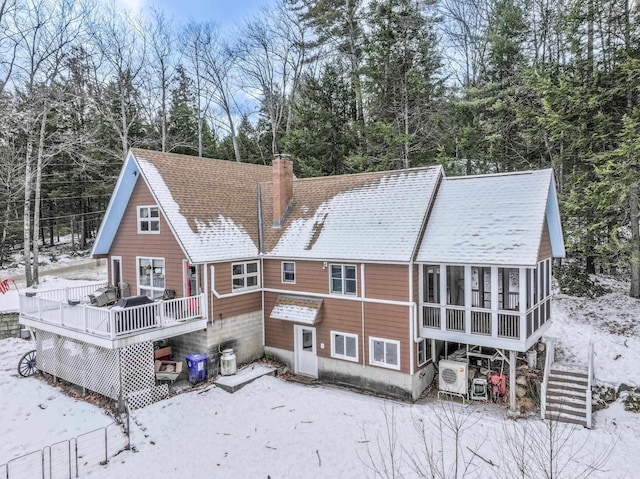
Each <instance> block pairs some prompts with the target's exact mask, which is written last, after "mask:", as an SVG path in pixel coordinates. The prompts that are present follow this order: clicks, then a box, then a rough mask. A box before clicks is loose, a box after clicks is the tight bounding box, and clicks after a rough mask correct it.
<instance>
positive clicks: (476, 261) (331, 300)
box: [21, 149, 564, 399]
mask: <svg viewBox="0 0 640 479" xmlns="http://www.w3.org/2000/svg"><path fill="white" fill-rule="evenodd" d="M93 255H94V256H95V257H97V258H107V261H108V264H109V283H110V284H113V285H120V286H121V287H120V289H119V291H120V292H121V294H130V295H142V296H148V297H150V298H154V299H156V300H157V301H155V302H154V303H153V306H149V307H157V308H159V309H158V311H157V313H156V314H151V315H147V317H151V318H157V317H158V316H160V317H167V316H170V317H171V319H169V320H166V319H165V320H163V321H164V322H162V324H152V325H150V324H148V323H149V321H151V322H153V319H152V320H147V323H145V322H144V321H142V325H141V326H140V327H139V328H137V329H136V328H129V329H126V330H125V331H124V333H125V334H124V336H123V337H122V338H116V339H111V343H110V344H101V345H100V346H102V347H107V348H109V347H111V348H112V349H117V348H121V347H127V346H131V345H134V344H137V343H141V342H145V344H150V341H154V340H158V339H165V338H170V343H171V345H172V348H173V351H174V354H175V355H176V356H178V357H183V356H184V355H186V354H188V353H194V352H199V353H206V354H209V355H210V356H216V355H218V354H219V351H221V350H222V349H223V348H229V347H231V348H233V349H234V352H235V354H236V356H237V360H238V361H239V362H240V363H243V362H248V361H251V360H253V359H255V358H258V357H262V356H263V355H266V356H268V357H273V358H276V359H278V360H280V361H282V362H284V363H286V364H288V365H289V366H290V368H291V369H292V370H293V371H294V372H295V373H296V374H301V375H307V376H310V377H314V378H320V379H324V380H327V381H332V382H336V383H341V384H347V385H352V386H357V387H360V388H363V389H369V390H373V391H377V392H380V393H384V394H388V395H392V396H396V397H407V398H413V399H415V398H417V397H418V395H419V394H420V393H421V392H422V391H423V390H424V389H425V387H426V386H427V385H428V384H429V383H431V381H432V380H433V377H434V374H435V366H436V364H437V361H438V359H439V358H440V357H442V356H444V357H448V356H449V354H450V353H451V352H452V351H453V350H456V351H459V350H460V345H466V352H467V354H470V355H473V354H476V355H480V356H482V355H483V354H484V352H483V349H482V348H485V349H486V348H492V349H493V350H496V351H499V352H500V354H501V355H502V357H504V358H505V359H507V360H510V363H511V364H513V367H514V368H515V356H516V354H517V353H523V352H525V351H527V350H528V349H529V348H531V347H532V346H533V345H534V344H535V343H536V342H537V341H538V340H539V339H540V337H541V335H542V334H543V332H544V331H545V330H546V329H547V327H548V325H549V320H550V306H549V304H550V303H549V294H550V278H551V259H552V258H553V257H563V256H564V245H563V239H562V229H561V223H560V218H559V213H558V203H557V197H556V191H555V184H554V178H553V172H552V170H541V171H530V172H522V173H509V174H497V175H482V176H470V177H459V178H458V177H453V178H447V177H446V176H445V174H444V172H443V170H442V168H441V167H440V166H432V167H423V168H412V169H407V170H398V171H386V172H373V173H363V174H354V175H342V176H333V177H322V178H307V179H296V178H295V176H294V174H293V168H292V163H291V161H289V160H288V159H286V158H285V157H280V158H276V159H274V161H273V165H272V166H262V165H250V164H242V163H234V162H228V161H221V160H212V159H205V158H195V157H188V156H182V155H176V154H169V153H159V152H153V151H147V150H141V149H132V150H131V151H130V153H129V155H128V157H127V159H126V161H125V164H124V166H123V168H122V172H121V174H120V178H119V180H118V183H117V185H116V188H115V191H114V194H113V196H112V198H111V201H110V203H109V207H108V209H107V211H106V214H105V217H104V220H103V224H102V226H101V228H100V231H99V234H98V237H97V239H96V242H95V245H94V249H93ZM167 292H168V293H169V294H168V295H167ZM174 296H175V299H166V298H173V297H174ZM163 297H165V301H160V300H161V299H162V298H163ZM31 299H33V298H31ZM27 300H28V298H25V312H24V314H21V318H22V317H24V318H25V319H24V321H23V322H25V324H29V325H30V326H32V327H43V323H45V324H44V327H46V328H48V329H49V330H52V329H55V331H54V332H55V333H56V334H59V335H61V336H64V335H65V333H64V331H63V330H64V326H61V325H60V324H57V325H51V324H49V323H47V321H46V319H43V317H42V315H39V314H38V313H37V311H34V308H35V306H34V305H33V304H32V305H31V310H30V311H31V312H29V311H27V310H28V309H29V308H28V306H29V305H28V304H27V302H28V301H27ZM40 301H41V300H40ZM163 303H164V304H165V306H164V307H159V306H157V305H158V304H163ZM174 303H175V304H174ZM79 306H82V305H79ZM41 307H42V306H41V305H40V308H41ZM76 308H77V307H76ZM88 308H90V307H89V306H87V307H86V308H84V309H87V310H89V311H92V310H91V309H88ZM167 308H169V310H170V312H171V314H169V313H166V311H167ZM69 309H71V307H70V308H69ZM163 311H164V312H163ZM177 312H180V314H179V315H178V314H177ZM92 314H93V313H92ZM183 318H185V319H184V320H183ZM172 319H176V320H175V321H173V320H172ZM21 320H22V319H21ZM151 326H153V327H151ZM158 326H160V327H158ZM77 329H82V328H77V327H76V328H75V330H74V331H73V333H72V334H73V335H74V337H75V338H76V339H78V340H87V341H91V340H93V341H94V342H93V344H95V340H94V339H93V338H89V339H87V338H86V337H81V336H82V334H84V335H85V336H86V334H88V333H87V331H77ZM85 329H86V328H85ZM103 343H104V341H103ZM145 354H147V353H145ZM147 356H148V354H147ZM145 357H146V356H145Z"/></svg>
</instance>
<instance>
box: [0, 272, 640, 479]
mask: <svg viewBox="0 0 640 479" xmlns="http://www.w3.org/2000/svg"><path fill="white" fill-rule="evenodd" d="M102 269H103V270H104V265H102ZM102 274H104V271H103V272H102ZM73 275H74V276H76V277H81V278H82V279H83V280H85V281H86V280H91V279H93V280H99V279H104V276H103V277H99V276H100V273H99V272H96V268H95V266H94V263H93V262H91V263H90V265H89V267H88V268H87V270H86V271H84V268H83V267H80V269H79V270H77V271H75V272H73ZM3 276H4V272H2V271H0V278H2V277H3ZM65 276H66V274H65ZM67 281H70V280H69V279H67V278H65V279H54V277H47V278H46V282H44V283H43V285H42V286H41V287H50V286H51V287H55V288H58V287H64V285H66V284H68V283H66V282H67ZM607 281H608V285H609V287H610V288H611V289H612V292H611V293H609V294H607V295H605V296H603V297H601V298H597V299H595V300H587V299H581V298H573V297H569V296H566V295H560V294H558V295H557V296H556V298H555V301H554V306H553V316H554V325H553V327H552V328H551V329H550V330H549V333H548V335H549V336H553V337H556V338H558V343H559V344H558V345H559V347H558V357H559V358H560V359H561V360H562V361H565V362H574V363H584V361H586V348H587V345H588V343H589V341H594V343H595V350H596V354H597V356H596V376H597V380H598V382H599V383H603V384H606V385H612V386H618V385H620V384H622V383H625V384H628V385H638V384H640V371H639V370H638V364H640V331H638V330H637V326H636V322H635V321H634V318H637V317H638V315H639V314H640V302H639V301H637V300H632V299H630V298H628V297H627V296H626V287H627V285H625V284H624V283H620V282H617V281H613V280H607ZM3 299H4V298H2V295H0V301H3ZM7 304H9V302H0V311H1V310H5V309H6V305H7ZM28 349H31V345H30V344H29V343H28V342H26V341H23V340H18V339H10V340H5V341H0V390H1V391H2V393H3V394H2V395H0V424H2V430H3V432H4V438H5V440H4V441H0V464H2V463H4V462H6V461H7V460H9V459H11V458H13V457H15V456H17V455H20V454H23V453H25V452H30V451H32V450H36V449H40V448H42V447H44V446H45V445H48V444H51V443H54V442H57V441H60V440H63V439H69V438H71V437H75V436H77V435H78V434H80V433H82V432H87V431H90V430H93V429H95V428H97V427H102V426H104V425H106V424H107V423H109V422H111V419H110V418H109V417H108V416H107V415H106V414H105V413H104V412H103V411H102V410H101V409H100V408H97V407H95V406H92V405H89V404H87V403H84V402H82V401H78V400H76V399H73V398H69V397H67V396H64V395H63V394H62V393H60V392H59V390H58V389H57V388H54V387H51V386H49V385H47V384H46V383H45V382H43V381H41V380H39V379H37V378H35V377H31V378H20V377H18V375H17V372H16V366H17V362H18V359H19V357H20V355H21V353H23V352H24V351H26V350H28ZM454 416H455V418H457V419H458V420H461V421H464V425H463V426H464V427H463V431H462V434H461V441H460V443H459V445H460V452H461V453H462V455H463V460H464V461H465V462H468V461H472V471H470V472H468V473H467V475H465V476H464V477H476V476H478V477H480V476H481V477H495V478H507V477H508V478H511V477H515V474H514V473H513V472H512V471H510V470H509V464H512V463H513V457H512V456H510V455H509V453H508V452H507V450H508V448H507V447H506V446H507V444H511V445H517V442H518V440H517V438H518V437H519V434H521V433H522V430H523V429H524V428H526V429H527V430H528V434H529V440H530V441H533V440H535V439H538V440H542V438H543V436H544V431H543V430H541V429H540V428H544V427H545V426H544V425H545V424H548V423H546V422H543V421H541V420H539V419H537V418H536V417H529V418H527V419H519V420H517V421H513V420H510V419H507V418H506V409H505V408H504V407H502V406H496V405H493V404H489V405H487V404H472V405H468V406H464V407H463V406H451V405H447V403H441V402H438V401H435V400H426V401H423V402H421V403H419V404H405V403H398V402H392V401H388V400H383V399H379V398H375V397H371V396H368V395H364V394H358V393H354V392H350V391H346V390H342V389H337V388H332V387H328V386H327V387H324V386H320V387H318V386H306V385H301V384H295V383H290V382H285V381H283V380H281V379H279V378H273V377H263V378H260V379H258V380H256V381H255V382H253V383H251V384H249V385H248V386H246V387H245V388H243V389H241V390H240V391H238V392H236V393H234V394H230V393H227V392H225V391H223V390H221V389H220V388H217V387H209V386H207V387H201V388H199V389H197V390H196V391H193V392H188V393H184V394H180V395H177V396H174V397H172V398H170V399H168V400H166V401H162V402H159V403H156V404H154V405H152V406H149V407H147V408H145V409H142V410H138V411H135V412H133V414H132V418H131V419H132V421H131V424H132V432H131V434H132V437H131V441H132V445H133V446H134V448H135V450H132V451H125V452H123V453H121V454H120V455H118V456H116V457H114V458H113V459H112V460H111V461H110V462H109V463H108V464H107V465H105V466H100V465H96V466H95V467H94V468H93V469H92V470H91V472H90V473H89V476H90V477H97V478H103V477H104V478H111V477H118V478H128V477H130V478H144V477H178V475H179V476H181V477H225V476H226V477H262V478H266V477H272V478H274V479H276V478H298V477H305V478H313V477H325V476H330V477H340V478H351V477H353V478H360V477H375V475H374V472H373V471H372V470H371V469H370V467H372V466H373V467H379V468H381V467H383V466H385V465H386V466H387V467H390V468H396V469H399V470H400V472H402V473H403V474H404V477H408V478H410V477H419V476H418V475H417V473H416V471H415V468H414V467H413V466H412V460H413V459H415V460H416V461H417V463H418V464H421V465H426V464H427V456H428V455H429V452H427V451H425V447H424V445H423V444H424V443H425V442H424V441H423V437H422V435H421V434H420V433H419V432H418V429H419V428H416V425H418V426H419V427H422V426H423V427H424V430H425V431H426V444H427V445H428V450H430V451H431V453H432V455H435V456H437V455H438V454H439V451H441V450H445V451H447V452H446V454H447V459H445V464H452V462H451V460H452V452H453V450H454V449H455V442H454V441H453V440H451V439H449V438H445V440H444V441H445V442H444V444H443V445H441V444H440V443H439V441H440V436H439V431H441V430H442V431H444V432H445V433H447V432H448V429H447V426H446V424H447V421H448V419H451V418H453V417H454ZM562 430H563V431H565V433H566V434H569V436H570V440H569V441H568V443H567V446H566V447H565V448H564V449H563V450H561V451H560V452H559V455H560V457H561V458H564V459H565V460H566V461H568V466H567V467H568V469H567V470H568V471H571V473H572V474H571V475H564V476H562V477H577V475H574V474H577V473H578V472H579V470H580V468H581V467H584V465H585V464H590V463H593V462H596V457H597V455H598V454H599V453H600V452H602V451H607V450H610V451H611V453H610V454H611V455H610V457H609V459H608V461H607V462H606V464H599V465H598V470H596V471H595V473H594V475H593V476H592V477H595V478H600V479H604V478H624V477H627V478H635V477H640V472H639V471H640V456H639V455H638V454H637V451H638V449H639V448H640V415H638V414H634V413H630V412H626V411H624V407H623V404H622V402H621V400H618V401H616V402H615V403H613V404H612V405H610V407H609V408H607V409H604V410H602V411H598V412H596V413H595V416H594V429H593V430H591V431H588V430H586V429H583V428H581V427H575V428H574V427H572V426H567V427H566V428H565V427H564V426H562ZM449 435H450V434H449ZM390 438H391V439H390ZM394 441H395V448H394V447H391V448H390V447H389V443H390V442H391V443H394ZM569 447H571V448H572V449H571V450H569V449H568V448H569ZM543 448H544V446H538V447H529V448H528V449H529V450H542V449H543ZM390 449H393V451H394V454H391V452H390ZM471 451H473V452H471ZM474 453H475V454H477V456H475V455H474ZM392 457H393V458H394V461H395V462H394V464H395V466H392V465H391V458H392ZM543 462H544V461H543ZM396 477H399V476H396ZM459 477H462V475H460V476H459ZM533 477H542V474H541V473H540V474H535V473H534V475H533ZM558 477H560V476H558Z"/></svg>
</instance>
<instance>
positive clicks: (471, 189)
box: [416, 169, 565, 266]
mask: <svg viewBox="0 0 640 479" xmlns="http://www.w3.org/2000/svg"><path fill="white" fill-rule="evenodd" d="M545 221H546V222H547V225H548V227H549V236H550V238H551V247H552V253H553V256H554V257H564V255H565V251H564V242H563V239H562V227H561V224H560V214H559V210H558V201H557V196H556V189H555V182H554V176H553V170H552V169H546V170H538V171H528V172H519V173H506V174H497V175H479V176H464V177H450V178H446V179H445V180H443V182H442V184H441V185H440V188H439V190H438V194H437V196H436V199H435V202H434V205H433V210H432V212H431V215H430V217H429V221H428V223H427V227H426V230H425V234H424V237H423V240H422V244H421V246H420V249H419V251H418V255H417V257H416V260H417V261H419V262H429V263H454V264H455V263H457V264H486V265H513V266H517V265H520V266H535V265H536V264H537V260H538V251H539V247H540V240H541V238H542V231H543V227H544V222H545Z"/></svg>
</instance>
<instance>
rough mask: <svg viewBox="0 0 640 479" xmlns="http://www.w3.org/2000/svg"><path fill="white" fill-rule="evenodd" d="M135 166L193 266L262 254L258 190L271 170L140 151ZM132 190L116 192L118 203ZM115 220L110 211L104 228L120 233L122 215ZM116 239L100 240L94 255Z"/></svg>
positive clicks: (134, 156)
mask: <svg viewBox="0 0 640 479" xmlns="http://www.w3.org/2000/svg"><path fill="white" fill-rule="evenodd" d="M132 162H133V163H135V166H137V169H138V170H139V172H140V176H141V177H142V178H143V179H144V180H145V182H146V183H147V185H148V187H149V190H150V191H151V194H152V195H153V196H154V198H155V199H156V201H157V203H158V206H159V207H160V209H161V211H162V213H163V215H164V217H165V219H166V220H167V222H168V223H169V225H170V227H171V229H172V231H173V233H174V235H175V237H176V239H177V241H178V242H179V243H180V245H181V246H182V249H183V250H184V252H185V254H186V255H187V257H188V258H189V260H190V261H191V262H193V263H201V262H207V261H222V260H228V259H235V258H248V257H254V256H257V255H258V252H259V251H258V221H257V218H258V208H257V196H256V191H257V185H258V183H259V182H263V181H268V180H270V179H271V167H269V166H262V165H253V164H248V163H236V162H232V161H225V160H214V159H210V158H198V157H194V156H186V155H177V154H172V153H161V152H157V151H149V150H142V149H138V148H134V149H132V150H131V152H130V154H129V158H128V159H127V162H126V164H130V163H132ZM128 168H129V169H131V167H128ZM123 172H124V170H123ZM134 173H135V172H134ZM121 176H122V175H121ZM133 176H135V174H133ZM132 190H133V188H132V187H130V188H127V189H126V191H125V190H124V189H122V191H120V190H119V188H118V187H116V191H115V194H114V198H116V197H117V196H118V194H119V193H121V194H122V196H123V197H124V198H121V199H120V200H119V201H114V200H113V199H112V202H113V203H114V204H121V203H123V202H126V201H128V200H129V197H130V195H131V191H132ZM123 200H126V201H123ZM109 216H110V215H109V211H107V215H105V221H104V222H103V225H104V224H109V222H113V223H115V224H116V227H115V229H117V224H119V222H120V220H121V216H122V215H121V214H119V215H114V217H113V218H110V217H109ZM102 229H104V230H105V231H111V230H113V229H114V228H113V227H111V228H105V227H103V228H102ZM112 239H113V238H111V239H106V240H104V241H99V242H100V244H101V246H100V249H94V254H105V250H106V252H108V248H109V247H110V245H111V241H112Z"/></svg>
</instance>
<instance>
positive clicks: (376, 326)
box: [364, 303, 411, 373]
mask: <svg viewBox="0 0 640 479" xmlns="http://www.w3.org/2000/svg"><path fill="white" fill-rule="evenodd" d="M364 310H365V335H366V338H367V342H366V344H365V354H366V359H367V364H368V363H369V338H370V337H371V336H374V337H376V338H381V339H392V340H396V341H400V370H401V371H402V372H404V373H409V354H410V353H411V348H410V343H409V341H408V339H409V307H408V306H395V305H390V304H376V303H365V306H364Z"/></svg>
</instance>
